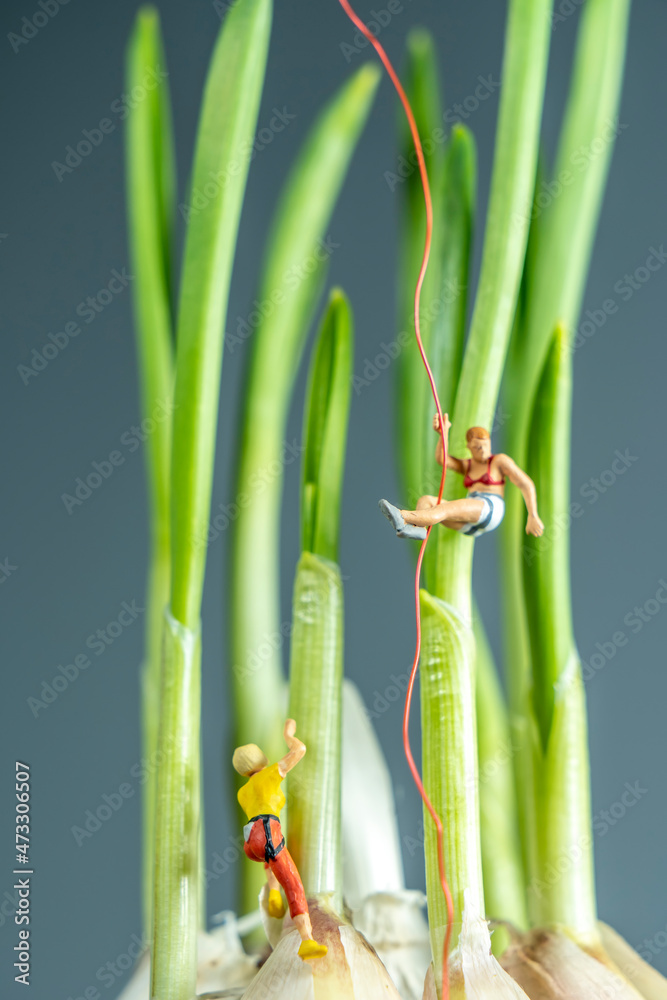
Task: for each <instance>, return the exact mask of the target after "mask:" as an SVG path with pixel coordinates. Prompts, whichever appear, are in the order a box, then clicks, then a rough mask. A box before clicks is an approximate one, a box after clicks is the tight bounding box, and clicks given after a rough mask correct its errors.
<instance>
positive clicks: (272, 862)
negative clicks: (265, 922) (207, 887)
mask: <svg viewBox="0 0 667 1000" xmlns="http://www.w3.org/2000/svg"><path fill="white" fill-rule="evenodd" d="M295 733H296V722H295V721H294V719H288V720H287V721H286V723H285V729H284V736H285V742H286V743H287V746H288V747H289V753H287V754H285V756H284V757H283V758H282V760H280V761H278V763H277V764H271V765H269V761H268V759H267V757H266V756H265V754H264V753H263V752H262V750H260V748H259V747H258V746H257V745H256V744H255V743H248V744H246V745H245V746H242V747H237V748H236V750H235V751H234V756H233V758H232V763H233V765H234V768H235V770H236V771H238V773H239V774H243V775H245V776H246V777H247V778H248V781H247V782H246V783H245V785H243V787H242V788H240V789H239V793H238V800H239V804H240V806H241V808H242V809H243V811H244V812H245V814H246V816H247V817H248V822H247V823H246V825H245V826H244V827H243V839H244V841H245V843H244V845H243V849H244V850H245V853H246V854H247V855H248V857H249V858H250V860H251V861H261V862H263V863H264V867H265V868H266V880H267V883H268V886H269V916H271V917H282V916H284V914H285V905H284V903H283V900H282V896H281V895H280V886H282V887H283V889H284V890H285V895H286V896H287V901H288V903H289V908H290V916H291V917H292V920H293V921H294V925H295V927H296V928H297V930H298V932H299V934H300V935H301V944H300V946H299V955H300V956H301V958H302V959H304V960H308V959H312V958H322V956H324V955H326V953H327V951H328V949H327V946H326V945H325V944H319V943H318V942H317V941H315V939H314V938H313V928H312V925H311V922H310V914H309V912H308V903H307V901H306V894H305V892H304V888H303V883H302V881H301V877H300V876H299V872H298V871H297V867H296V865H295V864H294V861H293V860H292V857H291V855H290V853H289V851H288V850H287V848H286V847H285V838H284V837H283V835H282V831H281V829H280V810H281V809H282V808H283V806H284V805H285V796H284V794H283V791H282V788H281V787H280V785H281V782H282V780H283V778H284V777H285V775H286V774H287V772H288V771H291V770H292V768H293V767H295V766H296V765H297V764H298V763H299V761H300V760H301V759H302V757H303V755H304V754H305V752H306V747H305V745H304V744H303V743H302V742H301V740H298V739H297V738H296V736H295V735H294V734H295Z"/></svg>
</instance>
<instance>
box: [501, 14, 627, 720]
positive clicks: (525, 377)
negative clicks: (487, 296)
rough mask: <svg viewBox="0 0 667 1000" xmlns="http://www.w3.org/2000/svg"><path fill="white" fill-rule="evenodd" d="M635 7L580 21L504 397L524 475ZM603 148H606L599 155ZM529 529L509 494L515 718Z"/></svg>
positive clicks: (588, 235) (523, 667) (584, 239)
mask: <svg viewBox="0 0 667 1000" xmlns="http://www.w3.org/2000/svg"><path fill="white" fill-rule="evenodd" d="M629 9H630V2H629V0H588V2H587V3H586V5H585V7H584V9H583V11H582V14H581V21H580V26H579V33H578V37H577V48H576V52H575V59H574V68H573V73H572V81H571V84H570V92H569V95H568V101H567V106H566V111H565V116H564V120H563V125H562V129H561V136H560V140H559V144H558V153H557V157H556V165H555V168H554V183H560V191H559V193H558V194H557V196H555V197H552V198H551V200H550V202H549V204H548V205H547V206H546V207H545V208H544V209H543V210H542V211H541V213H540V214H539V215H538V216H537V219H536V221H537V223H538V225H539V228H540V230H541V232H540V237H539V252H538V254H537V256H536V259H535V263H534V267H533V269H532V275H531V279H530V288H529V295H528V302H527V304H526V316H525V321H524V322H523V323H522V326H523V327H524V330H523V332H522V333H521V335H520V336H521V350H520V352H519V351H517V352H516V356H515V357H514V359H513V363H512V372H511V385H510V387H509V388H510V391H511V394H508V395H507V408H508V410H509V412H510V413H511V414H512V419H511V421H510V422H509V423H508V443H507V447H508V450H509V451H510V454H511V455H512V457H513V458H514V459H515V461H517V462H518V463H519V465H521V466H522V467H524V468H525V461H526V448H527V438H528V430H529V421H530V415H531V409H532V405H533V398H534V394H535V389H536V385H537V382H538V379H539V378H540V374H541V372H542V370H543V367H544V363H545V358H546V354H547V351H548V349H549V344H550V342H551V337H552V334H553V330H554V328H555V326H556V324H557V323H562V324H563V326H564V327H565V329H566V331H567V332H568V334H569V335H572V333H573V331H574V328H575V326H576V323H577V318H578V316H579V311H580V308H581V299H582V295H583V291H584V288H585V283H586V277H587V274H588V268H589V262H590V256H591V250H592V245H593V239H594V237H595V231H596V228H597V222H598V216H599V212H600V205H601V202H602V196H603V193H604V189H605V184H606V178H607V173H608V169H609V162H610V159H611V152H612V149H613V142H612V141H604V137H605V136H606V135H607V123H608V122H609V121H614V120H616V119H617V114H618V104H619V96H620V89H621V83H622V79H623V66H624V61H625V46H626V37H627V23H628V16H629ZM601 142H602V143H603V148H602V149H601V150H599V151H598V146H599V144H600V143H601ZM593 149H595V150H596V152H595V155H588V154H586V156H584V162H585V167H583V168H582V167H581V165H580V164H581V161H582V155H583V154H582V152H581V151H582V150H584V151H592V150H593ZM559 179H560V180H559ZM565 181H566V182H565ZM513 387H514V388H513ZM523 521H524V515H523V507H522V502H521V497H520V496H513V495H512V491H508V496H507V509H506V513H505V525H504V532H503V536H502V541H503V567H504V572H505V578H504V587H503V591H504V595H505V604H506V622H507V653H508V657H507V662H508V664H509V681H510V699H511V702H512V705H513V709H514V710H515V711H520V705H521V703H522V700H523V697H524V693H523V689H524V687H525V684H526V675H527V671H528V669H529V668H528V664H527V662H526V644H525V638H524V637H525V628H526V625H525V621H524V619H523V617H522V611H521V605H522V595H521V567H520V560H521V547H522V539H523Z"/></svg>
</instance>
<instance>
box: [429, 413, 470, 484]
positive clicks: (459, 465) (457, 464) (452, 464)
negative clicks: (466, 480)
mask: <svg viewBox="0 0 667 1000" xmlns="http://www.w3.org/2000/svg"><path fill="white" fill-rule="evenodd" d="M442 416H443V419H444V421H445V441H446V442H447V468H448V469H453V470H454V471H455V472H460V473H461V475H463V474H464V472H465V467H464V463H463V459H461V458H454V456H453V455H450V454H449V428H450V427H451V426H452V425H451V423H450V421H449V416H448V415H447V414H446V413H443V415H442ZM433 430H434V431H436V433H437V435H438V443H437V445H436V446H435V460H436V462H437V463H438V465H442V459H443V454H442V437H441V436H440V418H439V417H438V414H437V413H436V415H435V416H434V417H433Z"/></svg>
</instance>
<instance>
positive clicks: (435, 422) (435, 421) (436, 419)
mask: <svg viewBox="0 0 667 1000" xmlns="http://www.w3.org/2000/svg"><path fill="white" fill-rule="evenodd" d="M442 419H443V420H444V422H445V434H446V433H447V431H448V430H449V428H450V427H451V426H452V425H451V421H450V419H449V415H448V414H447V413H443V415H442ZM433 430H434V431H439V430H440V417H439V416H438V414H437V413H436V415H435V416H434V417H433Z"/></svg>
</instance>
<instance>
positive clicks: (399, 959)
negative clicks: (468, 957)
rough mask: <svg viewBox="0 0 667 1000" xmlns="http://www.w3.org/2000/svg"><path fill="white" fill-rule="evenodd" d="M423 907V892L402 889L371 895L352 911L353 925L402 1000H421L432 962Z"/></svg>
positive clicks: (424, 901)
mask: <svg viewBox="0 0 667 1000" xmlns="http://www.w3.org/2000/svg"><path fill="white" fill-rule="evenodd" d="M425 904H426V896H425V895H424V893H422V892H417V891H416V890H410V889H404V890H403V891H402V892H376V893H373V894H372V895H370V896H367V897H366V898H365V899H364V901H363V902H362V903H361V905H360V906H359V907H358V908H357V909H355V910H353V911H352V923H353V924H354V926H355V927H356V929H357V930H358V931H360V932H361V933H362V934H363V935H364V937H365V938H366V940H367V941H368V942H369V943H370V944H371V945H372V946H373V948H374V949H375V950H376V952H377V954H378V956H379V958H380V960H381V962H382V964H383V965H384V967H385V968H386V970H387V972H388V973H389V975H390V977H391V980H392V982H393V983H394V985H395V987H396V989H397V990H398V992H399V993H400V995H401V997H402V1000H420V997H421V995H422V989H423V984H424V976H425V974H426V971H427V969H428V967H429V964H430V961H431V942H430V938H429V932H428V923H427V920H426V916H425V914H424V906H425Z"/></svg>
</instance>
